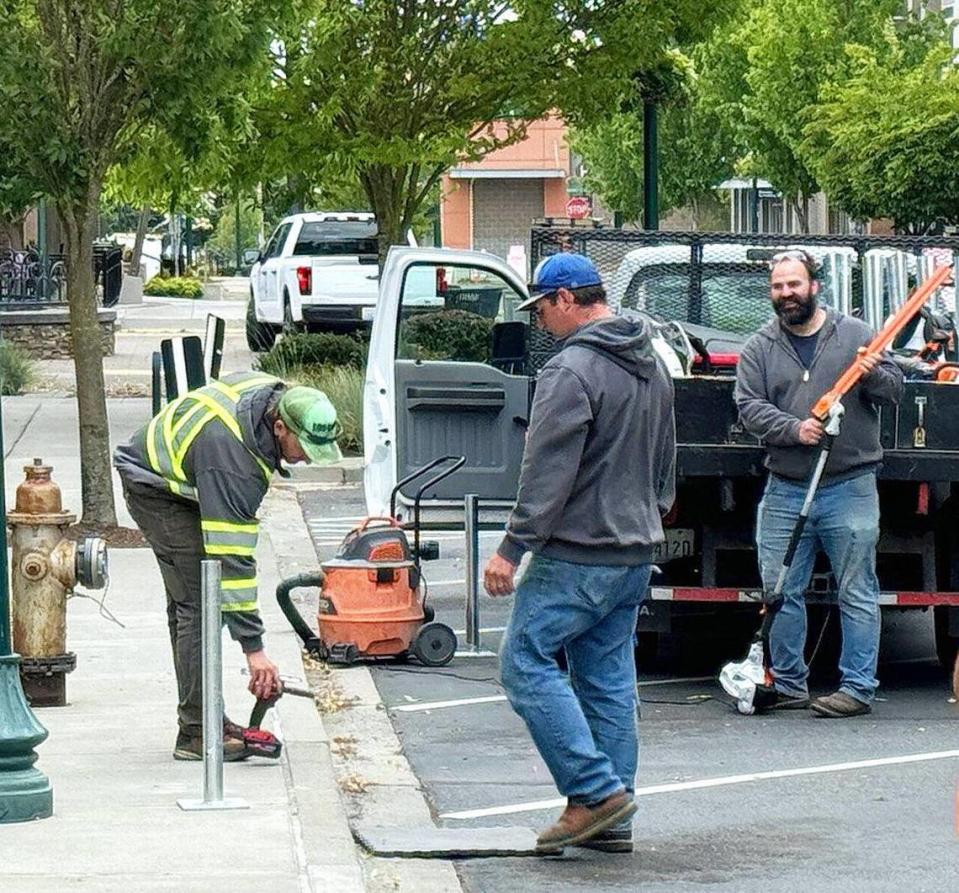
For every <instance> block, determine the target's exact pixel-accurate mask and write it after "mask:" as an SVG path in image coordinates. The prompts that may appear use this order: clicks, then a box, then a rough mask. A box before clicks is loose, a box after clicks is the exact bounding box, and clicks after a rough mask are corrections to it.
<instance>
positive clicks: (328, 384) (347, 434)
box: [286, 366, 363, 453]
mask: <svg viewBox="0 0 959 893" xmlns="http://www.w3.org/2000/svg"><path fill="white" fill-rule="evenodd" d="M286 381H288V382H291V383H295V384H304V385H308V386H309V387H311V388H318V389H319V390H321V391H323V393H324V394H326V396H327V397H329V398H330V400H331V402H332V403H333V405H334V406H335V407H336V417H337V418H338V419H339V422H340V424H341V425H342V426H343V435H342V436H341V437H340V441H339V443H340V448H341V449H342V450H348V451H351V452H357V453H362V452H363V373H362V372H361V371H360V370H359V369H354V368H352V367H350V366H310V367H305V366H302V367H300V368H299V369H291V370H289V373H288V375H287V378H286Z"/></svg>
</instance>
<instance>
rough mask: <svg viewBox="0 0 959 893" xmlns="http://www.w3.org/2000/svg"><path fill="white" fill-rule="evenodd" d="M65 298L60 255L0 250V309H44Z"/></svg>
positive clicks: (63, 300) (64, 270) (64, 275)
mask: <svg viewBox="0 0 959 893" xmlns="http://www.w3.org/2000/svg"><path fill="white" fill-rule="evenodd" d="M66 299H67V268H66V263H65V262H64V258H63V255H60V254H47V255H41V254H40V253H39V252H38V251H36V250H35V249H33V248H29V249H24V250H19V249H10V248H6V249H3V250H0V308H5V309H29V308H31V307H46V306H49V305H51V304H62V303H64V302H65V301H66Z"/></svg>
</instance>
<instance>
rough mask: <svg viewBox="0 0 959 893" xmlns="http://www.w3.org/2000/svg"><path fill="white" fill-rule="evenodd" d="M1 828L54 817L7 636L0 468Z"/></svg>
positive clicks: (36, 730) (36, 727) (36, 728)
mask: <svg viewBox="0 0 959 893" xmlns="http://www.w3.org/2000/svg"><path fill="white" fill-rule="evenodd" d="M3 454H4V450H3V401H2V400H0V456H3ZM0 507H2V509H3V513H4V523H3V524H0V824H2V823H7V822H26V821H30V820H31V819H46V818H49V817H50V816H51V815H53V789H52V788H51V787H50V780H49V779H48V778H47V777H46V776H45V775H44V774H43V773H42V772H41V771H40V770H39V769H36V768H35V767H34V765H33V764H34V763H35V762H36V761H37V755H36V753H35V752H34V750H33V749H34V748H35V747H36V746H37V745H38V744H40V743H41V742H42V741H43V740H44V739H45V738H46V737H47V730H46V729H45V728H44V727H43V726H41V725H40V723H39V722H37V719H36V717H35V716H34V715H33V711H32V710H31V709H30V707H29V705H28V704H27V700H26V698H25V697H24V696H23V687H22V686H21V684H20V655H19V654H14V653H13V639H12V637H11V633H10V579H9V574H8V569H7V525H6V510H7V501H6V493H5V487H4V474H3V467H2V466H0Z"/></svg>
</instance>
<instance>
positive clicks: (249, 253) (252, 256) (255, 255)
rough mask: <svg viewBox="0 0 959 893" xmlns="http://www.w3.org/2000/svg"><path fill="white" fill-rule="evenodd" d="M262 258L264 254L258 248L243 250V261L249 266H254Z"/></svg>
mask: <svg viewBox="0 0 959 893" xmlns="http://www.w3.org/2000/svg"><path fill="white" fill-rule="evenodd" d="M260 260H262V256H261V254H260V252H259V251H257V250H256V248H247V249H246V251H244V252H243V263H245V264H246V265H247V266H249V267H252V266H253V264H256V263H259V262H260Z"/></svg>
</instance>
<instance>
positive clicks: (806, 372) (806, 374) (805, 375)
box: [802, 369, 809, 381]
mask: <svg viewBox="0 0 959 893" xmlns="http://www.w3.org/2000/svg"><path fill="white" fill-rule="evenodd" d="M802 380H803V381H809V370H808V369H803V371H802Z"/></svg>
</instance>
